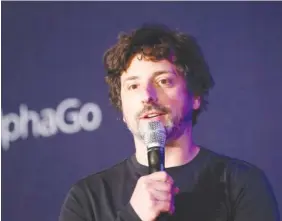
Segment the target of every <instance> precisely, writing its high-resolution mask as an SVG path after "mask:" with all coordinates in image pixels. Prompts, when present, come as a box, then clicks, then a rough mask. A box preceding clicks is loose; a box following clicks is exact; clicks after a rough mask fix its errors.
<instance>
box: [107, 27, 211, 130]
mask: <svg viewBox="0 0 282 221" xmlns="http://www.w3.org/2000/svg"><path fill="white" fill-rule="evenodd" d="M137 54H141V55H142V57H144V58H146V59H149V60H151V61H159V60H162V59H167V60H169V61H170V62H171V63H173V64H174V65H175V67H176V69H177V71H178V72H179V73H180V74H183V76H184V79H186V82H187V88H188V90H189V91H191V92H192V93H193V95H194V96H199V97H200V98H201V106H200V108H199V109H198V110H194V111H193V113H192V115H193V116H192V123H193V125H195V124H196V122H197V118H198V115H199V113H200V112H202V111H203V110H204V109H206V108H207V104H208V94H209V89H210V88H212V87H213V86H214V81H213V78H212V76H211V75H210V72H209V68H208V65H207V64H206V62H205V60H204V57H203V55H202V52H201V49H200V47H199V46H198V44H197V43H196V40H195V39H194V38H193V37H192V36H190V35H187V34H185V33H182V32H179V31H173V30H171V29H169V28H168V27H167V26H165V25H163V24H144V25H143V26H141V27H140V28H138V29H135V30H133V31H131V32H130V33H121V34H120V35H119V37H118V42H117V43H116V44H115V45H114V46H113V47H111V48H109V49H108V50H107V51H106V52H105V54H104V57H103V62H104V67H105V69H106V72H107V76H106V82H107V84H108V85H109V98H110V101H111V103H112V104H113V105H114V106H115V107H116V108H117V109H118V110H121V98H120V90H121V82H120V76H121V73H122V72H124V71H125V70H127V68H128V67H129V65H130V62H131V60H132V58H133V57H134V56H135V55H137Z"/></svg>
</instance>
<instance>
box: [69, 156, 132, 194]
mask: <svg viewBox="0 0 282 221" xmlns="http://www.w3.org/2000/svg"><path fill="white" fill-rule="evenodd" d="M127 161H128V159H125V160H123V161H121V162H119V163H117V164H115V165H113V166H111V167H109V168H106V169H104V170H101V171H99V172H96V173H93V174H90V175H87V176H85V177H83V178H81V179H79V180H78V181H77V182H76V183H74V184H73V185H72V187H71V190H72V191H76V192H81V191H83V192H85V191H89V190H90V191H91V192H92V191H94V190H95V192H96V191H99V190H101V189H102V188H105V186H104V185H105V184H114V183H117V182H118V180H119V179H121V178H122V177H123V176H126V171H127Z"/></svg>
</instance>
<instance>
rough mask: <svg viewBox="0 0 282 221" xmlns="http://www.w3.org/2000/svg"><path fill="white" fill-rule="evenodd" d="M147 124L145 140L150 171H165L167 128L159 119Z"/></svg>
mask: <svg viewBox="0 0 282 221" xmlns="http://www.w3.org/2000/svg"><path fill="white" fill-rule="evenodd" d="M146 126H147V128H146V130H145V133H144V142H145V144H146V146H147V156H148V164H149V173H153V172H157V171H164V170H165V165H164V159H165V154H164V153H165V151H164V148H165V142H166V130H165V128H164V126H163V125H162V123H161V122H159V121H152V122H149V123H148V125H146Z"/></svg>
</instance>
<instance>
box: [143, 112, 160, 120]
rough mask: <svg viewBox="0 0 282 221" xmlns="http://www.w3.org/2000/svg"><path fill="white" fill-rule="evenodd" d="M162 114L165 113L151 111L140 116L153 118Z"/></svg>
mask: <svg viewBox="0 0 282 221" xmlns="http://www.w3.org/2000/svg"><path fill="white" fill-rule="evenodd" d="M162 115H165V113H161V112H152V113H146V114H144V115H143V116H141V117H140V118H141V119H153V118H157V117H160V116H162Z"/></svg>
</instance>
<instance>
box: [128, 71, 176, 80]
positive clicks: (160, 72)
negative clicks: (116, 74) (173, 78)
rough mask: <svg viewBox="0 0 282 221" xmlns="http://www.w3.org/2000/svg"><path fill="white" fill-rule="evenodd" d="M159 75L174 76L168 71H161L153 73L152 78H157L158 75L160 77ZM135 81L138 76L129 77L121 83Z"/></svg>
mask: <svg viewBox="0 0 282 221" xmlns="http://www.w3.org/2000/svg"><path fill="white" fill-rule="evenodd" d="M161 74H173V75H175V73H174V72H173V71H170V70H162V71H155V72H154V73H153V77H157V76H158V75H161ZM136 79H139V76H136V75H135V76H129V77H127V78H125V79H124V80H123V82H126V81H131V80H136Z"/></svg>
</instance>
